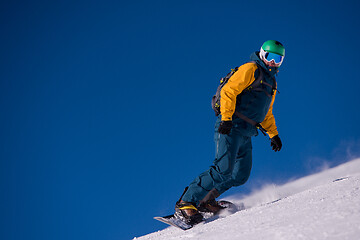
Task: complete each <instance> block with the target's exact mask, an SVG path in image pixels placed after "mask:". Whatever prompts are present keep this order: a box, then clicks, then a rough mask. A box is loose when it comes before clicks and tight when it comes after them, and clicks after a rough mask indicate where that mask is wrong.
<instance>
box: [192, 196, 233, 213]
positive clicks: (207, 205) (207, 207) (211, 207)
mask: <svg viewBox="0 0 360 240" xmlns="http://www.w3.org/2000/svg"><path fill="white" fill-rule="evenodd" d="M225 208H226V207H223V206H221V205H220V204H219V202H218V201H216V200H215V199H212V200H209V201H207V202H203V203H201V204H200V205H199V207H198V209H199V211H200V212H209V213H213V214H214V215H215V214H218V213H219V212H220V211H221V210H223V209H225Z"/></svg>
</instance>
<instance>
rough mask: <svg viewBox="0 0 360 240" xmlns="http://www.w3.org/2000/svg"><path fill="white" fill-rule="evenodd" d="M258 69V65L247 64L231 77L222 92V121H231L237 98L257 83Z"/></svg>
mask: <svg viewBox="0 0 360 240" xmlns="http://www.w3.org/2000/svg"><path fill="white" fill-rule="evenodd" d="M256 69H257V65H256V63H246V64H244V65H241V66H240V67H239V69H238V70H237V71H236V72H235V73H234V75H232V76H231V78H230V79H229V81H228V82H227V83H226V84H225V85H224V87H223V88H222V89H221V92H220V97H221V98H220V112H221V116H222V118H221V120H223V121H231V120H232V116H233V114H234V112H235V107H236V97H237V96H238V95H239V94H240V93H241V92H242V91H243V90H244V89H245V88H247V87H248V86H250V84H251V83H252V82H254V81H255V76H254V73H255V71H256Z"/></svg>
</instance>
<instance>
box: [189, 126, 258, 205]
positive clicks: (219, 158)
mask: <svg viewBox="0 0 360 240" xmlns="http://www.w3.org/2000/svg"><path fill="white" fill-rule="evenodd" d="M249 139H250V146H251V138H249V137H244V136H242V135H239V134H238V133H237V132H236V131H232V132H231V133H230V135H223V134H219V133H218V131H217V127H216V131H215V137H214V140H215V147H216V154H215V156H216V157H215V161H214V165H212V166H211V167H210V168H209V169H208V170H207V171H205V172H203V173H202V174H200V175H199V176H198V177H197V178H196V179H195V180H194V181H193V182H192V183H191V184H190V185H189V189H188V190H187V192H186V193H185V194H184V196H183V198H182V199H183V200H184V201H186V202H193V203H196V204H198V203H199V201H200V200H202V199H203V198H204V197H205V196H206V194H207V193H208V192H209V191H210V190H212V189H213V188H216V189H217V190H218V192H219V193H220V194H221V193H223V192H225V191H226V190H228V189H229V188H230V187H232V186H235V185H237V184H238V183H239V182H240V181H239V180H238V179H241V173H237V174H234V169H235V168H236V169H237V170H240V171H242V170H243V169H246V170H248V167H243V164H244V163H247V162H246V161H248V160H249V155H248V152H249V151H247V153H246V154H245V155H246V156H247V157H245V158H243V160H242V156H243V155H244V154H241V152H242V151H240V150H243V149H246V148H248V147H249V146H248V140H249ZM250 153H251V149H250ZM238 160H239V161H238ZM250 161H251V155H250ZM248 165H249V164H247V166H248ZM250 169H251V163H250ZM244 172H246V171H244ZM246 174H248V173H246ZM233 178H234V179H233ZM245 178H246V179H247V178H248V175H247V176H245V177H244V179H245Z"/></svg>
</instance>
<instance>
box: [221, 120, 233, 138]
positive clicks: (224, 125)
mask: <svg viewBox="0 0 360 240" xmlns="http://www.w3.org/2000/svg"><path fill="white" fill-rule="evenodd" d="M231 128H232V121H221V122H220V126H219V130H218V131H219V133H221V134H225V135H229V134H230V131H231Z"/></svg>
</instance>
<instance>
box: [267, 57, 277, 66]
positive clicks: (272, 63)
mask: <svg viewBox="0 0 360 240" xmlns="http://www.w3.org/2000/svg"><path fill="white" fill-rule="evenodd" d="M264 62H265V64H266V66H268V67H278V66H279V64H276V63H275V61H274V59H273V60H271V61H270V62H269V61H266V60H265V61H264Z"/></svg>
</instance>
